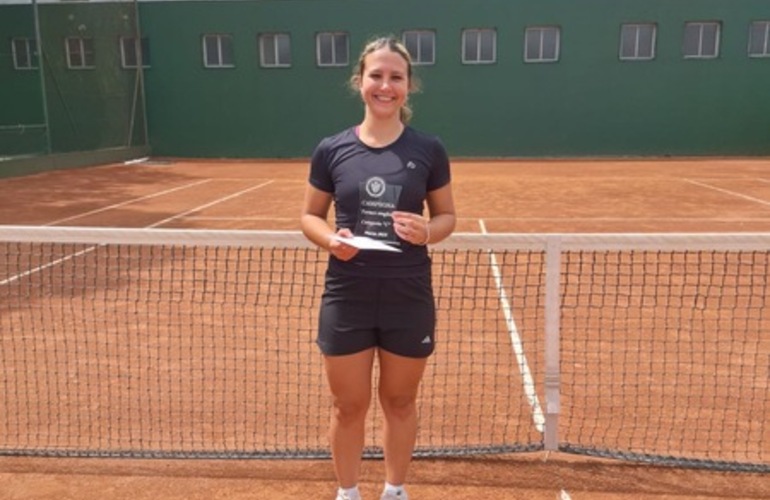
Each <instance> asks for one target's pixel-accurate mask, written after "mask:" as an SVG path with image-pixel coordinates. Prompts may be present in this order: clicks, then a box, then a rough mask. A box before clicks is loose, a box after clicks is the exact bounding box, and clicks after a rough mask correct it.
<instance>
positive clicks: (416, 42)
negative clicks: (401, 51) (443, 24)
mask: <svg viewBox="0 0 770 500" xmlns="http://www.w3.org/2000/svg"><path fill="white" fill-rule="evenodd" d="M403 40H404V45H405V46H406V49H407V50H408V51H409V55H410V56H412V63H414V64H415V65H421V64H422V65H428V64H436V33H434V32H433V31H405V32H404V36H403Z"/></svg>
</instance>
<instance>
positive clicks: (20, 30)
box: [0, 5, 46, 157]
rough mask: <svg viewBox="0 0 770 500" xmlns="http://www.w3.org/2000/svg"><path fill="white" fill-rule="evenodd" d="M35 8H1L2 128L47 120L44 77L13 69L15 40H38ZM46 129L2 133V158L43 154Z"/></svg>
mask: <svg viewBox="0 0 770 500" xmlns="http://www.w3.org/2000/svg"><path fill="white" fill-rule="evenodd" d="M34 33H35V24H34V17H33V14H32V6H31V5H6V6H0V43H2V45H0V127H11V126H17V125H21V124H26V125H39V124H43V123H44V122H45V120H44V118H43V105H42V97H41V94H40V74H39V73H38V72H37V71H35V70H24V71H17V70H15V69H14V67H13V53H12V48H11V40H12V39H14V38H27V37H34ZM45 150H46V138H45V129H41V128H34V129H32V128H28V129H21V128H19V129H9V128H3V129H0V157H2V156H13V155H23V154H31V153H42V152H45Z"/></svg>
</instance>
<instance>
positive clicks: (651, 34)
mask: <svg viewBox="0 0 770 500" xmlns="http://www.w3.org/2000/svg"><path fill="white" fill-rule="evenodd" d="M656 34H657V26H655V25H654V24H624V25H622V26H621V27H620V59H621V60H623V61H646V60H649V59H654V58H655V36H656Z"/></svg>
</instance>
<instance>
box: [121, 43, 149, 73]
mask: <svg viewBox="0 0 770 500" xmlns="http://www.w3.org/2000/svg"><path fill="white" fill-rule="evenodd" d="M139 46H140V47H139V50H140V51H141V57H142V68H143V69H147V68H149V67H150V39H149V37H146V36H143V37H140V38H139ZM129 47H132V48H133V50H136V37H135V36H121V37H120V67H121V68H123V69H137V68H138V67H139V64H137V63H138V58H137V57H136V56H137V54H134V63H133V64H129V63H128V61H127V60H126V59H127V57H126V50H128V48H129Z"/></svg>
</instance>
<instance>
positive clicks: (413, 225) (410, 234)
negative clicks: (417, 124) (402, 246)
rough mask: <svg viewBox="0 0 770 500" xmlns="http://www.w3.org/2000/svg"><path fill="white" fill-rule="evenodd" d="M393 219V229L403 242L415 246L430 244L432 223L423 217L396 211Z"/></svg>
mask: <svg viewBox="0 0 770 500" xmlns="http://www.w3.org/2000/svg"><path fill="white" fill-rule="evenodd" d="M392 217H393V228H394V229H395V231H396V234H397V235H398V237H399V238H401V239H402V240H406V241H408V242H409V243H411V244H413V245H427V244H428V243H429V242H430V225H429V224H430V221H428V219H426V218H425V217H423V216H422V215H418V214H413V213H411V212H401V211H395V212H393V214H392Z"/></svg>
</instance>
